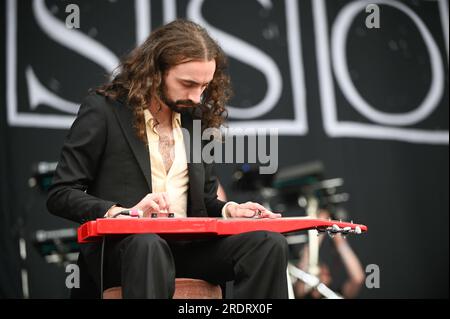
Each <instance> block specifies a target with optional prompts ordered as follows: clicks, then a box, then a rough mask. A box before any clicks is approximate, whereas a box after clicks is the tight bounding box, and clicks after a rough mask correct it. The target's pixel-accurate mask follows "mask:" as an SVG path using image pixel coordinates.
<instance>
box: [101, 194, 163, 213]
mask: <svg viewBox="0 0 450 319" xmlns="http://www.w3.org/2000/svg"><path fill="white" fill-rule="evenodd" d="M125 209H127V208H124V207H111V208H110V209H109V210H108V213H107V216H106V217H112V216H115V215H116V214H117V213H118V212H120V211H122V210H125ZM130 209H134V210H141V211H142V212H143V217H151V214H152V213H170V212H171V211H170V202H169V195H168V194H167V193H165V192H164V193H149V194H147V195H146V196H145V197H144V198H143V199H141V200H140V201H139V203H137V204H136V205H134V206H133V207H131V208H130ZM117 218H129V217H128V216H121V215H119V216H117Z"/></svg>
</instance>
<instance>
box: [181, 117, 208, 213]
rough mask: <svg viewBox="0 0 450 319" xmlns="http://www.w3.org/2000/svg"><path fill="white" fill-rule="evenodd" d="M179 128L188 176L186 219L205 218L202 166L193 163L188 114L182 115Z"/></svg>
mask: <svg viewBox="0 0 450 319" xmlns="http://www.w3.org/2000/svg"><path fill="white" fill-rule="evenodd" d="M181 126H182V127H183V128H184V129H185V130H183V140H184V147H185V150H186V160H187V161H188V163H187V166H188V175H189V200H188V203H189V204H188V209H187V214H188V217H194V216H195V217H202V216H204V217H206V216H207V212H206V209H205V206H204V203H203V191H204V190H203V185H204V184H205V177H204V174H205V173H204V168H203V164H202V163H201V162H200V163H194V161H193V158H194V155H193V151H194V148H193V145H194V144H193V142H194V141H193V138H194V136H193V135H194V134H193V119H192V116H191V115H189V114H188V113H182V115H181Z"/></svg>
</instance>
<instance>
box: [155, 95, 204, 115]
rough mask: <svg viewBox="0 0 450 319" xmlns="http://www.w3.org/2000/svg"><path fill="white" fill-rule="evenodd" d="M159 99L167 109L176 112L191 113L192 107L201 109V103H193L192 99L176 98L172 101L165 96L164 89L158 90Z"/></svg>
mask: <svg viewBox="0 0 450 319" xmlns="http://www.w3.org/2000/svg"><path fill="white" fill-rule="evenodd" d="M160 98H161V101H162V102H163V103H164V104H166V105H167V106H168V107H169V109H171V110H172V111H173V112H177V113H192V112H193V110H194V109H196V108H198V109H203V104H202V103H195V102H193V101H192V100H176V101H173V100H171V99H169V98H168V97H167V95H166V94H165V93H164V90H161V92H160Z"/></svg>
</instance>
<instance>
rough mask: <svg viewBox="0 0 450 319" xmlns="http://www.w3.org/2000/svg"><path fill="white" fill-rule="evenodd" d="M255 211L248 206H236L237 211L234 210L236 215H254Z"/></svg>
mask: <svg viewBox="0 0 450 319" xmlns="http://www.w3.org/2000/svg"><path fill="white" fill-rule="evenodd" d="M255 213H256V212H255V211H254V210H252V209H248V208H243V207H238V211H237V212H236V215H237V216H236V217H249V218H251V217H254V216H255Z"/></svg>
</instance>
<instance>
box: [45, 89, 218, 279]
mask: <svg viewBox="0 0 450 319" xmlns="http://www.w3.org/2000/svg"><path fill="white" fill-rule="evenodd" d="M181 125H182V127H184V128H186V129H187V130H188V131H189V132H190V137H189V136H186V134H185V135H184V139H185V146H186V148H187V147H189V148H190V149H191V151H190V152H189V154H190V157H188V159H189V158H191V159H192V155H193V154H192V153H193V152H192V145H194V144H193V142H192V127H193V118H192V117H191V116H190V115H189V114H183V115H182V117H181ZM189 138H190V139H189ZM148 152H149V151H148V147H147V145H145V143H143V142H142V141H141V140H139V139H138V138H137V136H136V134H135V131H134V128H133V115H132V110H131V109H130V108H129V107H128V106H127V105H125V104H124V103H122V102H119V101H115V100H110V99H107V98H105V97H104V96H102V95H98V94H91V95H89V96H87V97H86V99H85V100H84V102H83V103H82V104H81V106H80V110H79V112H78V115H77V118H76V120H75V121H74V123H73V125H72V127H71V129H70V131H69V134H68V135H67V138H66V140H65V142H64V146H63V148H62V152H61V158H60V160H59V162H58V166H57V168H56V172H55V176H54V178H53V183H52V185H51V187H50V190H49V195H48V199H47V208H48V210H49V211H50V213H52V214H54V215H57V216H60V217H63V218H67V219H69V220H72V221H75V222H78V223H84V222H87V221H89V220H95V219H97V218H102V217H103V216H104V215H105V213H106V212H107V211H108V209H109V208H110V207H111V206H113V205H115V204H118V205H120V206H123V207H132V206H134V205H135V204H136V203H138V202H139V201H140V200H141V199H142V198H143V197H144V196H145V195H146V194H148V193H151V192H152V185H151V165H150V155H149V153H148ZM188 175H189V192H188V201H187V203H188V205H187V215H188V217H207V216H210V217H220V216H221V210H222V208H223V206H224V204H225V203H224V202H222V201H220V200H218V199H217V195H216V192H217V186H218V182H217V179H216V177H215V175H214V174H213V167H212V164H206V163H203V162H202V163H193V162H192V160H190V161H189V163H188ZM99 247H100V245H99V244H84V245H82V246H81V255H80V259H81V260H79V263H81V264H82V265H84V264H85V263H86V264H87V266H88V268H89V273H90V274H91V276H92V279H94V281H95V282H96V283H97V285H98V283H99V274H100V267H99V265H100V249H99ZM80 266H81V265H80ZM82 281H85V279H84V280H83V275H82Z"/></svg>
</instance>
